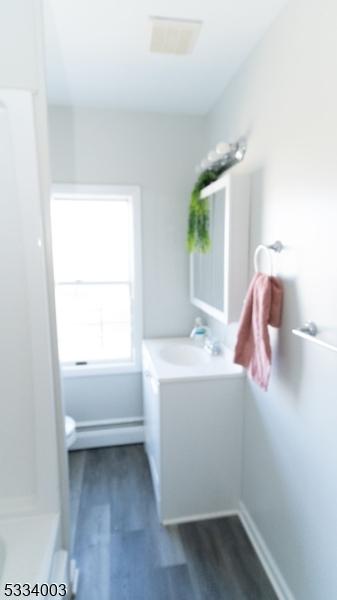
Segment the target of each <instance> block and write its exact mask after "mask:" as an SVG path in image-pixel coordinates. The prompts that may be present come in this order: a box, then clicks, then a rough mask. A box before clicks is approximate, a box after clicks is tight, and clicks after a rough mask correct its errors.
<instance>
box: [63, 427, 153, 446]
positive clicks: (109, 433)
mask: <svg viewBox="0 0 337 600" xmlns="http://www.w3.org/2000/svg"><path fill="white" fill-rule="evenodd" d="M143 442H144V426H143V425H137V424H136V425H127V424H125V425H122V426H118V425H117V426H108V427H97V428H95V427H93V428H90V429H86V428H85V427H83V428H81V427H79V428H78V429H77V430H76V441H75V443H74V444H73V445H72V446H71V448H70V451H72V450H86V449H89V448H102V447H104V446H123V445H126V444H140V443H143Z"/></svg>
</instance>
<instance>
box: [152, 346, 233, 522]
mask: <svg viewBox="0 0 337 600" xmlns="http://www.w3.org/2000/svg"><path fill="white" fill-rule="evenodd" d="M179 343H181V340H179V339H178V340H177V339H176V340H146V341H145V342H144V343H143V385H144V414H145V443H146V451H147V454H148V458H149V464H150V469H151V475H152V480H153V485H154V490H155V495H156V500H157V506H158V513H159V518H160V521H161V522H162V523H164V524H165V523H167V524H168V523H172V522H183V521H189V520H197V519H203V518H208V517H212V516H221V515H226V514H230V513H232V512H235V511H236V510H237V508H238V501H239V487H240V462H241V432H242V402H243V384H244V379H243V374H242V370H241V368H240V367H238V366H236V365H233V364H232V362H231V357H230V355H229V354H228V355H227V354H226V353H225V355H224V356H221V357H209V358H208V357H207V358H208V360H209V362H207V360H206V359H205V361H206V362H205V364H201V365H172V364H169V363H167V362H166V361H165V360H164V359H162V358H161V350H162V349H163V348H165V347H167V345H170V344H171V345H172V344H176V345H179ZM183 343H184V347H186V346H187V344H191V342H190V340H184V342H183ZM200 352H204V350H200ZM200 356H201V358H203V357H202V355H200Z"/></svg>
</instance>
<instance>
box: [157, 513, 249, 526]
mask: <svg viewBox="0 0 337 600" xmlns="http://www.w3.org/2000/svg"><path fill="white" fill-rule="evenodd" d="M234 515H238V511H237V510H222V511H218V512H212V513H201V514H197V515H186V517H178V518H176V519H163V520H162V524H163V525H181V524H182V523H193V522H194V521H208V520H209V519H222V518H223V517H233V516H234Z"/></svg>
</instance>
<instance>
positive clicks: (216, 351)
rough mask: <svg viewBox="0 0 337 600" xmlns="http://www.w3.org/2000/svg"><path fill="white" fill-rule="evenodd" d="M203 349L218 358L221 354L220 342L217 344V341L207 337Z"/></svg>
mask: <svg viewBox="0 0 337 600" xmlns="http://www.w3.org/2000/svg"><path fill="white" fill-rule="evenodd" d="M204 349H205V350H206V352H208V353H209V354H211V356H220V354H222V344H221V342H219V340H213V339H212V338H210V337H209V336H207V337H206V340H205V344H204Z"/></svg>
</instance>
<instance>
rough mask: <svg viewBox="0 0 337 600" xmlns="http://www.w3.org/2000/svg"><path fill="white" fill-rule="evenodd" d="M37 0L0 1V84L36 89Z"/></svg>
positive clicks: (4, 86) (37, 78) (37, 81)
mask: <svg viewBox="0 0 337 600" xmlns="http://www.w3.org/2000/svg"><path fill="white" fill-rule="evenodd" d="M38 12H39V2H38V0H25V1H24V2H23V1H22V0H4V1H3V2H2V3H1V9H0V87H3V88H20V89H27V90H28V89H31V90H36V89H38V87H39V73H38V42H37V40H38V24H37V23H38V20H37V18H38V16H39V15H38Z"/></svg>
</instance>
